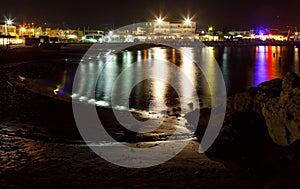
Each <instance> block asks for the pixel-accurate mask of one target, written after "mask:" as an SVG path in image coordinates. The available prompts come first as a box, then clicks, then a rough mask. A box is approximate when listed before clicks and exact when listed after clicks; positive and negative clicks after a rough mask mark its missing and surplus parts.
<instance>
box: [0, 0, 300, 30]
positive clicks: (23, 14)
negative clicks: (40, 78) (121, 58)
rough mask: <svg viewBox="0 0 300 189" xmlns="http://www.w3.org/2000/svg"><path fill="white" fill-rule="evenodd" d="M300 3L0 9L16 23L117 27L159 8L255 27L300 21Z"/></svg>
mask: <svg viewBox="0 0 300 189" xmlns="http://www.w3.org/2000/svg"><path fill="white" fill-rule="evenodd" d="M299 7H300V1H299V0H289V1H278V0H272V1H271V0H251V1H242V0H180V1H176V0H172V1H171V0H165V1H163V0H161V1H157V0H126V1H113V0H105V1H102V0H86V1H81V2H80V1H79V2H77V1H76V0H73V1H70V0H49V1H48V0H47V1H43V0H7V1H2V2H1V5H0V14H1V16H2V18H1V19H2V20H4V16H7V17H11V18H15V22H16V23H22V22H35V23H45V22H46V23H48V24H50V25H55V26H59V25H65V26H70V27H74V28H75V27H76V28H77V27H83V26H85V27H87V26H89V27H91V28H101V27H103V26H104V25H106V24H108V25H114V27H115V28H117V27H120V26H124V25H127V24H131V23H134V22H141V21H143V20H145V19H146V20H153V19H154V18H155V16H157V15H159V13H160V12H161V13H162V16H166V18H167V19H168V20H172V21H179V20H182V16H185V15H187V14H188V13H189V14H190V15H191V16H194V20H195V21H197V23H198V25H199V26H200V27H207V26H210V25H213V26H215V27H216V28H219V29H250V28H252V27H256V26H266V27H271V28H284V27H286V26H293V27H295V26H300V11H299ZM2 20H1V21H2Z"/></svg>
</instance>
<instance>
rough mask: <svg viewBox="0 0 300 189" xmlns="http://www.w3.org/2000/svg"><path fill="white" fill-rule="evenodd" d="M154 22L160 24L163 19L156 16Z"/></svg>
mask: <svg viewBox="0 0 300 189" xmlns="http://www.w3.org/2000/svg"><path fill="white" fill-rule="evenodd" d="M156 22H157V23H158V24H159V25H161V24H162V23H163V19H162V18H161V17H159V18H157V20H156Z"/></svg>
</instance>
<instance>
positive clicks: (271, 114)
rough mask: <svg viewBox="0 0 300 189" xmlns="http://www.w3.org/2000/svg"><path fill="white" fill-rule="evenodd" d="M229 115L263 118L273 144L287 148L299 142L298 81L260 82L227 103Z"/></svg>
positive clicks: (292, 78) (292, 75)
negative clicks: (248, 113) (254, 114)
mask: <svg viewBox="0 0 300 189" xmlns="http://www.w3.org/2000/svg"><path fill="white" fill-rule="evenodd" d="M228 111H229V112H231V113H242V112H255V113H258V114H259V115H261V116H263V118H264V119H265V121H266V125H267V128H268V133H269V135H270V137H271V138H272V140H273V141H274V142H275V143H276V144H279V145H281V146H287V145H290V144H292V143H293V142H295V141H296V140H298V139H300V77H299V76H298V75H297V74H295V73H292V72H289V73H287V74H286V75H285V77H284V78H283V79H273V80H271V81H267V82H263V83H261V84H260V85H258V86H257V87H252V88H250V89H249V90H248V91H245V92H242V93H238V94H235V95H234V96H232V97H230V98H229V99H228Z"/></svg>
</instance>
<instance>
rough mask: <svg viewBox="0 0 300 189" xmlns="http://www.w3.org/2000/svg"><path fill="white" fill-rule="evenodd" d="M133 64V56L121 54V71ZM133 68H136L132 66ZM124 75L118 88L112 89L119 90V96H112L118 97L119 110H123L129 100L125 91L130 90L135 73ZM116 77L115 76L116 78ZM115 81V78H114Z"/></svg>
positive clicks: (130, 53) (125, 53)
mask: <svg viewBox="0 0 300 189" xmlns="http://www.w3.org/2000/svg"><path fill="white" fill-rule="evenodd" d="M132 63H133V55H132V52H131V51H125V52H123V62H122V69H121V71H123V70H125V69H126V68H128V67H129V66H131V64H132ZM133 66H136V64H135V65H133ZM124 73H125V75H126V76H125V78H126V79H123V80H122V81H121V84H120V86H114V85H111V86H114V87H118V88H120V89H121V90H120V91H121V93H120V94H113V95H118V96H119V102H120V103H121V104H119V106H121V107H120V108H123V107H124V106H125V107H127V105H126V104H128V100H129V94H128V95H127V93H126V91H128V90H130V88H131V84H132V82H133V76H134V75H136V74H137V73H132V72H128V71H127V72H124ZM119 74H120V73H119ZM116 77H117V76H116ZM115 79H116V78H115Z"/></svg>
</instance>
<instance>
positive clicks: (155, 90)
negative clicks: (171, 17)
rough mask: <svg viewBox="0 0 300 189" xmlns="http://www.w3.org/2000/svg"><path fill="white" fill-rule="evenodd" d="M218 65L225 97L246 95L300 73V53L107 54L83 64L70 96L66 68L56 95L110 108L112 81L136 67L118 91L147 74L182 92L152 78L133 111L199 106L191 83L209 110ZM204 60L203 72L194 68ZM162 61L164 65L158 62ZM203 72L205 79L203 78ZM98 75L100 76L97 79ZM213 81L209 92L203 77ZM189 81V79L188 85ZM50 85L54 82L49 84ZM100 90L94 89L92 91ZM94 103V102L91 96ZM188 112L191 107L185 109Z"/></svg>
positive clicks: (70, 71) (139, 89)
mask: <svg viewBox="0 0 300 189" xmlns="http://www.w3.org/2000/svg"><path fill="white" fill-rule="evenodd" d="M214 58H215V59H216V60H217V62H218V64H219V66H220V68H221V70H222V72H223V75H224V80H225V83H226V88H227V93H228V94H229V95H230V94H233V93H235V92H239V91H242V90H245V89H246V88H248V87H250V86H257V85H258V84H259V83H261V82H264V81H267V80H270V79H274V78H281V77H283V76H284V75H285V74H286V73H287V72H288V71H294V72H296V73H298V74H300V66H299V49H298V48H297V47H293V46H291V47H286V46H282V47H279V46H257V47H206V48H202V49H192V48H181V49H180V50H176V49H172V48H163V47H155V48H150V49H142V50H137V51H122V52H120V53H118V54H117V55H114V54H107V55H106V56H105V57H102V58H99V59H98V60H97V62H95V61H92V60H91V61H90V62H88V63H84V64H79V66H78V72H79V75H80V80H79V81H80V83H78V84H77V86H78V87H77V88H76V92H75V93H74V94H71V88H72V84H73V78H74V72H75V70H76V69H75V68H67V69H66V70H65V71H60V72H58V73H62V77H61V78H62V79H61V80H60V82H58V83H56V84H57V85H56V86H57V87H56V88H55V87H54V89H53V90H56V92H57V94H62V93H64V94H69V95H72V98H74V99H79V100H81V101H89V100H90V101H91V102H95V103H96V104H97V105H100V106H110V98H111V95H112V94H111V91H112V87H113V86H114V82H115V80H116V79H117V77H118V76H119V75H120V73H121V72H122V71H123V70H125V69H126V68H128V67H130V66H132V65H134V66H135V68H136V69H137V70H138V73H131V74H128V75H127V76H126V80H125V79H124V80H122V81H121V83H120V85H119V86H118V87H119V88H120V89H121V90H119V91H126V89H128V88H129V87H130V86H131V84H132V83H133V82H134V80H138V79H140V78H141V77H142V74H144V73H145V72H146V70H151V71H152V72H155V73H159V75H160V76H161V77H162V78H164V79H165V80H169V81H170V80H172V81H175V83H176V86H173V87H176V89H177V90H179V91H180V92H181V95H182V98H181V99H179V97H178V94H177V93H176V91H175V90H174V88H173V87H172V86H170V85H169V84H168V83H165V82H162V81H160V80H158V79H148V80H144V81H142V82H140V83H139V84H138V85H136V86H135V87H134V88H133V90H132V91H131V94H130V102H129V104H130V108H134V109H142V110H148V109H149V105H150V106H152V109H154V110H155V111H160V110H164V109H165V106H170V107H172V106H178V105H179V103H180V101H182V102H183V104H188V103H191V102H192V103H197V102H198V101H197V98H198V97H197V96H195V95H194V93H193V89H192V88H191V86H190V85H188V84H187V83H191V84H192V85H194V86H195V87H196V90H197V93H198V95H199V97H200V98H201V99H202V100H203V101H204V103H205V104H206V105H209V99H210V95H211V94H214V92H215V91H217V89H218V84H217V83H218V82H217V80H218V79H219V78H217V77H216V75H215V70H216V67H215V64H213V61H215V59H214ZM195 59H200V60H202V61H200V62H201V68H202V70H201V71H200V70H199V69H198V68H197V66H196V65H195V63H194V62H193V61H194V60H195ZM158 60H160V61H158ZM163 62H171V63H172V64H174V65H176V66H178V67H179V68H180V69H181V72H178V73H173V72H171V71H170V70H169V69H168V66H167V63H166V64H164V63H163ZM204 72H205V74H203V73H204ZM98 74H99V77H98ZM204 75H205V77H208V78H209V80H210V81H212V85H211V86H210V87H209V86H208V85H207V83H206V80H205V77H204ZM187 78H188V80H187ZM50 82H51V81H50ZM94 85H95V86H96V89H93V86H94ZM93 93H94V94H95V95H94V96H95V99H91V96H93V95H91V94H93ZM117 95H118V97H119V98H120V100H121V101H122V100H123V101H127V97H126V95H125V93H124V94H123V93H122V92H121V93H120V94H117ZM182 108H185V109H188V108H189V107H188V106H186V107H182Z"/></svg>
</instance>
